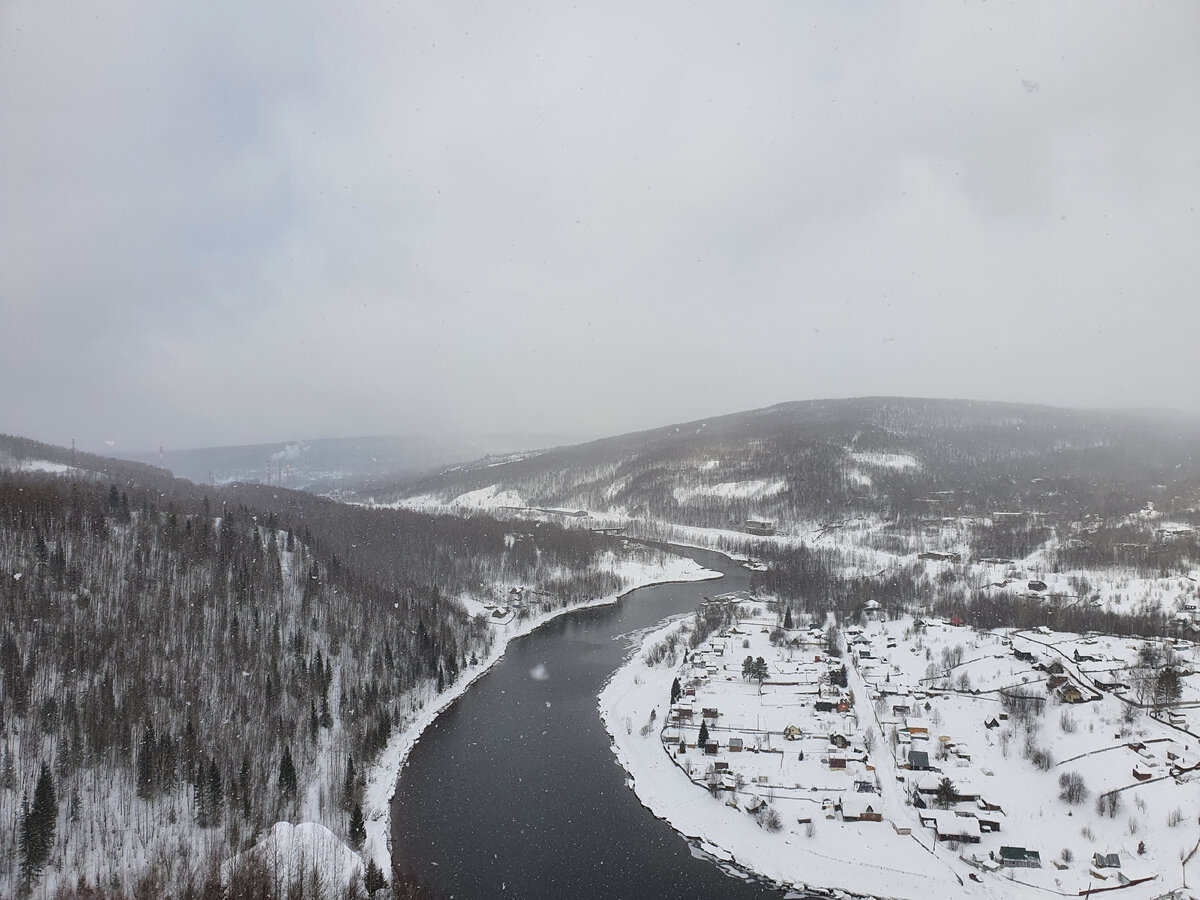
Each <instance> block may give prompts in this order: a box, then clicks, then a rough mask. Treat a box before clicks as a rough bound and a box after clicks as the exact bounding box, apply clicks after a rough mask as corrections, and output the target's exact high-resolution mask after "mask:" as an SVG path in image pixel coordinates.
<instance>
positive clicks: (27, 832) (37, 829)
mask: <svg viewBox="0 0 1200 900" xmlns="http://www.w3.org/2000/svg"><path fill="white" fill-rule="evenodd" d="M57 824H58V797H57V795H56V794H55V791H54V778H53V777H52V776H51V774H50V767H49V766H48V765H46V764H45V763H42V771H41V774H40V775H38V780H37V786H36V787H35V788H34V789H33V805H32V806H30V805H29V804H28V802H27V801H26V800H24V799H22V801H21V822H20V834H19V835H18V843H19V847H20V853H21V875H22V880H23V882H24V884H25V886H26V889H28V887H29V886H30V885H32V884H33V882H34V881H36V880H37V878H38V877H39V876H40V875H41V873H42V867H43V866H44V865H45V864H46V860H47V859H49V858H50V850H51V848H53V846H54V830H55V828H56V827H57Z"/></svg>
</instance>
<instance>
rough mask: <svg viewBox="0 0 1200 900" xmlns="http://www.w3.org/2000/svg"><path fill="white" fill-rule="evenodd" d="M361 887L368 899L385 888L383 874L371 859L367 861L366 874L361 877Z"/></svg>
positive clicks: (385, 882) (385, 880) (385, 881)
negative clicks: (365, 891)
mask: <svg viewBox="0 0 1200 900" xmlns="http://www.w3.org/2000/svg"><path fill="white" fill-rule="evenodd" d="M363 887H365V888H366V889H367V896H368V897H369V896H371V895H373V894H374V893H375V892H376V891H380V890H383V889H384V888H385V887H387V879H386V878H384V877H383V872H382V871H380V869H379V866H378V865H376V864H375V860H373V859H369V860H367V872H366V874H365V875H364V876H363Z"/></svg>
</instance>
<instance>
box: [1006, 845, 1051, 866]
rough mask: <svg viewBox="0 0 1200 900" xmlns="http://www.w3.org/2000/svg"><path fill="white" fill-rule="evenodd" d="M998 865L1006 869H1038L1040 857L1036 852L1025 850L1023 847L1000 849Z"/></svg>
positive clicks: (1040, 863)
mask: <svg viewBox="0 0 1200 900" xmlns="http://www.w3.org/2000/svg"><path fill="white" fill-rule="evenodd" d="M1000 865H1002V866H1004V867H1005V868H1008V869H1012V868H1016V869H1040V868H1041V867H1042V855H1041V854H1040V853H1038V852H1037V851H1036V850H1027V849H1025V848H1024V847H1001V848H1000Z"/></svg>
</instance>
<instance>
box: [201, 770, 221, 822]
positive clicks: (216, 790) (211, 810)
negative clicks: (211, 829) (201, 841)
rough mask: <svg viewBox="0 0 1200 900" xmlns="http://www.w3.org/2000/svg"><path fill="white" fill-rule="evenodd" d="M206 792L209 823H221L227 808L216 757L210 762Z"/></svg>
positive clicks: (205, 785)
mask: <svg viewBox="0 0 1200 900" xmlns="http://www.w3.org/2000/svg"><path fill="white" fill-rule="evenodd" d="M204 792H205V794H206V797H207V800H208V823H209V825H213V826H216V825H220V824H221V815H222V813H223V812H224V809H225V789H224V785H223V784H222V782H221V769H220V767H219V766H218V765H217V761H216V760H215V759H214V760H212V761H211V762H210V763H209V768H208V777H207V778H206V779H205V784H204Z"/></svg>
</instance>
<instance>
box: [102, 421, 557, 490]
mask: <svg viewBox="0 0 1200 900" xmlns="http://www.w3.org/2000/svg"><path fill="white" fill-rule="evenodd" d="M579 440H580V436H578V435H553V434H495V435H461V436H451V437H441V438H438V437H431V436H428V435H416V434H412V435H391V436H370V437H349V438H319V439H315V440H295V441H279V442H275V443H267V444H244V445H239V446H231V447H200V448H189V449H183V450H178V449H176V450H166V451H144V452H133V453H126V452H122V453H119V454H118V455H120V456H121V457H123V458H126V459H131V460H136V461H138V462H144V463H149V464H151V465H157V466H162V467H164V468H166V469H168V470H169V471H170V472H171V473H173V474H174V475H176V476H178V477H180V478H187V479H188V480H190V481H195V482H198V483H209V484H229V483H232V482H246V483H258V484H278V485H282V486H285V487H291V488H295V489H297V490H305V491H313V492H316V493H325V492H329V491H338V490H344V489H348V488H349V489H357V488H362V487H363V486H365V485H371V484H374V483H378V482H383V483H395V482H398V481H408V480H411V479H415V478H419V477H422V476H427V475H430V474H432V473H434V472H436V471H438V470H439V469H443V468H445V467H446V466H448V465H451V464H454V463H460V462H463V461H466V460H472V459H478V458H479V457H482V456H489V455H497V454H512V453H520V452H525V451H530V450H535V449H538V448H541V447H554V446H559V445H563V444H573V443H576V442H577V441H579Z"/></svg>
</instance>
